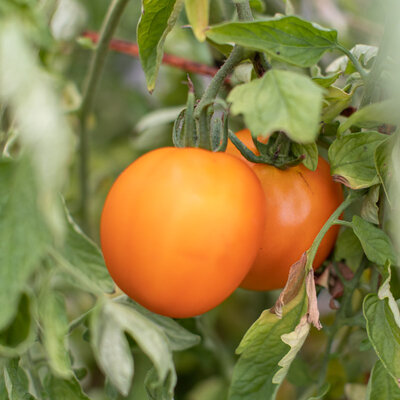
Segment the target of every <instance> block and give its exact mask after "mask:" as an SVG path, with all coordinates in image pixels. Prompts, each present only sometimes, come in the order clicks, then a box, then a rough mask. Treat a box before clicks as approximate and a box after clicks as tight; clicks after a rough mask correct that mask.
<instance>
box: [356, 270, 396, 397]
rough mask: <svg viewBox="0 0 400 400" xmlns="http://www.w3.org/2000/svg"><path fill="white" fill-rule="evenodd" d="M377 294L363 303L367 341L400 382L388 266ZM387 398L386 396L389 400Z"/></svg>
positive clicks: (394, 316)
mask: <svg viewBox="0 0 400 400" xmlns="http://www.w3.org/2000/svg"><path fill="white" fill-rule="evenodd" d="M384 275H385V277H386V279H385V281H384V283H383V284H382V285H381V287H380V289H379V291H378V294H377V295H376V294H373V293H371V294H369V295H367V296H366V297H365V299H364V303H363V310H364V317H365V320H366V322H367V324H366V327H367V333H368V338H369V340H370V342H371V344H372V346H373V347H374V350H375V352H376V354H377V356H378V357H379V359H380V360H381V361H382V364H383V365H384V367H385V368H386V370H387V372H388V373H389V374H390V375H391V376H392V377H393V378H394V379H395V380H396V382H397V383H400V334H399V332H400V312H399V308H398V306H397V304H396V301H395V300H394V297H393V295H392V293H391V291H390V279H391V273H390V263H387V264H386V265H385V273H384ZM389 398H390V397H389Z"/></svg>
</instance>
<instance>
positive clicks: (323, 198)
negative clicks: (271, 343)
mask: <svg viewBox="0 0 400 400" xmlns="http://www.w3.org/2000/svg"><path fill="white" fill-rule="evenodd" d="M236 136H237V137H238V138H239V139H240V140H241V141H242V142H243V143H244V144H245V145H246V146H247V147H248V148H249V149H250V150H251V151H253V152H255V153H257V149H256V147H255V145H254V144H253V140H252V138H251V133H250V131H249V130H243V131H241V132H238V133H236ZM227 152H228V153H229V154H232V155H235V156H237V157H239V158H241V159H243V160H245V161H247V160H246V159H245V158H243V157H242V155H241V154H240V153H239V151H238V149H237V148H236V147H235V146H234V145H233V144H232V142H229V144H228V147H227ZM251 166H252V169H253V171H254V172H255V174H256V175H257V177H258V178H259V179H260V182H261V184H262V187H263V189H264V195H265V201H266V218H265V220H266V224H265V231H264V235H263V240H262V245H261V249H260V250H259V253H258V255H257V258H256V260H255V262H254V264H253V267H252V269H251V270H250V272H249V273H248V274H247V276H246V278H245V279H244V281H243V282H242V284H241V286H242V287H243V288H245V289H253V290H271V289H279V288H283V287H284V286H285V283H286V281H287V278H288V276H289V269H290V267H291V266H292V265H293V264H294V263H295V262H296V261H297V260H299V259H300V257H301V255H302V254H303V253H304V252H305V251H307V250H308V249H309V248H310V247H311V245H312V242H313V240H314V239H315V237H316V236H317V234H318V232H319V231H320V229H321V228H322V226H323V225H324V223H325V222H326V221H327V219H328V218H329V217H330V215H331V214H332V213H333V212H334V211H335V210H336V208H337V207H339V205H340V203H341V202H342V201H343V194H342V189H341V187H340V184H339V183H336V182H334V181H333V180H332V177H331V174H330V168H329V165H328V163H327V162H326V161H325V160H324V159H323V158H322V157H319V159H318V166H317V168H316V170H315V171H310V170H309V169H308V168H306V167H305V166H304V165H302V164H301V165H297V166H294V167H290V168H288V169H285V170H280V169H278V168H275V167H274V166H272V165H267V164H251ZM338 233H339V226H333V227H332V228H331V229H330V230H329V231H328V232H327V233H326V235H325V237H324V239H323V240H322V242H321V244H320V245H319V247H318V252H317V254H316V257H315V260H314V264H313V268H314V269H316V268H318V267H319V266H320V265H321V264H322V262H323V261H324V260H325V259H326V258H327V257H328V255H329V253H330V252H331V251H332V248H333V245H334V243H335V240H336V237H337V235H338Z"/></svg>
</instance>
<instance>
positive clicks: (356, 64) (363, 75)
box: [337, 45, 368, 82]
mask: <svg viewBox="0 0 400 400" xmlns="http://www.w3.org/2000/svg"><path fill="white" fill-rule="evenodd" d="M337 48H338V50H340V51H341V52H342V53H344V54H346V56H347V57H349V59H350V61H351V62H352V63H353V65H354V67H355V68H356V70H357V71H358V72H359V74H360V75H361V78H362V79H363V81H364V82H366V81H367V78H368V74H367V73H366V72H365V70H364V68H363V67H362V66H361V64H360V62H359V61H358V60H357V58H356V57H355V56H354V54H353V53H352V52H351V51H350V50H348V49H346V47H344V46H342V45H338V47H337Z"/></svg>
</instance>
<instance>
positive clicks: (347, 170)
mask: <svg viewBox="0 0 400 400" xmlns="http://www.w3.org/2000/svg"><path fill="white" fill-rule="evenodd" d="M386 138H387V137H386V136H385V135H383V134H381V133H378V132H357V133H351V134H349V135H345V136H342V137H340V138H338V139H336V140H335V141H334V142H333V143H332V145H331V146H330V148H329V152H328V155H329V162H330V164H331V172H332V175H334V177H336V180H338V181H340V182H342V183H343V184H344V185H346V186H348V187H350V188H352V189H362V188H367V187H370V186H373V185H376V184H378V183H379V179H378V175H377V173H376V168H375V162H374V153H375V149H376V148H377V147H378V145H379V144H381V143H382V142H383V141H384V140H386Z"/></svg>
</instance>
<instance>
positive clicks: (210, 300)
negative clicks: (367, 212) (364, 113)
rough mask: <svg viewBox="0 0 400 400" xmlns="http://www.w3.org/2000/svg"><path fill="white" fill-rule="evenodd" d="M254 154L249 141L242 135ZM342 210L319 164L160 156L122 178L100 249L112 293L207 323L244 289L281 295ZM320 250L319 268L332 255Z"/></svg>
mask: <svg viewBox="0 0 400 400" xmlns="http://www.w3.org/2000/svg"><path fill="white" fill-rule="evenodd" d="M238 135H239V138H240V139H241V140H242V141H243V142H245V144H246V145H248V146H249V147H250V148H251V146H252V140H251V135H250V133H249V132H248V131H242V132H239V133H238ZM341 200H342V192H341V188H340V186H339V185H338V184H336V183H334V182H333V181H332V179H331V176H330V173H329V165H328V164H327V163H326V161H324V160H323V159H322V158H320V160H319V164H318V168H317V170H316V171H315V172H312V171H310V170H308V169H306V168H305V167H303V166H301V165H299V166H296V167H293V168H290V169H288V170H285V171H282V170H278V169H276V168H275V167H273V166H269V165H264V164H257V165H255V164H252V163H249V162H247V161H246V160H244V158H243V157H242V156H241V155H240V153H239V152H238V151H237V150H236V148H234V146H233V145H231V144H230V145H229V146H228V148H227V151H226V153H213V152H210V151H207V150H202V149H197V148H184V149H177V148H162V149H158V150H154V151H152V152H149V153H147V154H145V155H144V156H142V157H140V158H139V159H137V160H136V161H135V162H133V163H132V164H131V165H130V166H129V167H128V168H126V169H125V171H124V172H123V173H122V174H121V175H120V176H119V177H118V179H117V180H116V182H115V183H114V185H113V186H112V188H111V190H110V193H109V194H108V196H107V199H106V202H105V205H104V209H103V213H102V217H101V232H100V233H101V246H102V250H103V253H104V257H105V261H106V265H107V267H108V269H109V272H110V274H111V276H112V278H113V279H114V281H115V282H116V284H117V285H118V286H119V287H120V288H121V289H122V290H123V291H124V292H125V293H126V294H127V295H128V296H130V297H131V298H133V299H134V300H136V301H137V302H138V303H140V304H142V305H143V306H145V307H146V308H148V309H149V310H151V311H154V312H156V313H159V314H163V315H167V316H170V317H175V318H184V317H191V316H194V315H199V314H202V313H204V312H206V311H208V310H210V309H212V308H214V307H215V306H217V305H218V304H219V303H221V302H222V301H223V300H224V299H226V298H227V297H228V296H229V295H230V294H231V293H232V292H233V291H234V290H235V289H236V288H237V287H238V286H239V285H241V286H242V287H244V288H247V289H255V290H268V289H275V288H280V287H283V286H284V284H285V282H286V279H287V276H288V271H289V268H290V266H291V264H293V263H294V262H295V261H296V260H297V259H299V258H300V256H301V254H302V253H303V252H304V251H305V250H307V249H308V248H309V246H310V245H311V243H312V241H313V239H314V238H315V236H316V235H317V233H318V231H319V230H320V228H321V227H322V225H323V224H324V222H325V221H326V220H327V218H328V217H329V215H330V214H331V213H332V212H333V211H334V209H336V207H337V206H338V205H339V203H340V202H341ZM336 235H337V229H336V228H335V229H331V230H330V231H329V232H328V234H327V235H326V237H325V239H324V241H323V242H322V244H321V246H320V248H319V251H318V254H317V258H316V262H315V267H317V266H319V265H320V264H321V263H322V261H323V260H324V259H325V258H326V257H327V255H328V254H329V252H330V251H331V249H332V246H333V244H334V241H335V238H336Z"/></svg>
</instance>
